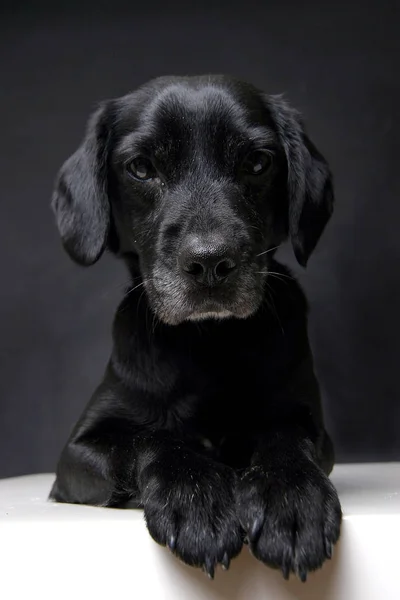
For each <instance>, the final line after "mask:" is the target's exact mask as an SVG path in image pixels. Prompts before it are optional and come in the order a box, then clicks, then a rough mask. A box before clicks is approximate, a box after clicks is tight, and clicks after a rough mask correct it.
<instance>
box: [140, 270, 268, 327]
mask: <svg viewBox="0 0 400 600" xmlns="http://www.w3.org/2000/svg"><path fill="white" fill-rule="evenodd" d="M264 281H265V275H264V274H261V273H255V272H254V270H252V269H248V270H247V269H246V270H244V271H243V272H242V273H241V274H240V275H239V276H238V277H236V279H235V280H234V281H232V282H231V283H230V282H226V284H225V285H222V286H218V287H215V288H207V287H203V288H201V287H200V288H198V287H195V286H192V285H190V284H188V282H187V281H185V280H184V279H183V278H182V277H179V276H177V275H176V274H172V273H165V272H164V273H162V272H160V270H158V271H157V273H156V274H155V276H153V277H152V278H150V279H149V280H148V283H147V284H146V291H147V295H148V297H149V301H150V305H151V307H152V309H153V311H154V312H155V313H156V315H157V316H158V318H159V319H160V320H161V321H163V322H164V323H167V324H170V325H178V324H179V323H182V322H184V321H205V320H215V321H220V320H225V319H230V318H237V319H244V318H247V317H249V316H251V315H252V314H254V313H255V312H256V311H257V310H258V308H259V307H260V304H261V302H262V298H263V291H264Z"/></svg>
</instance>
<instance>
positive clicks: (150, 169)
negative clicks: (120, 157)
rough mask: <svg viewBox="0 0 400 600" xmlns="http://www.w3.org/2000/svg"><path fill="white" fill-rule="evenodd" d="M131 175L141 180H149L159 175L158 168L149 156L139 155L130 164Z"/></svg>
mask: <svg viewBox="0 0 400 600" xmlns="http://www.w3.org/2000/svg"><path fill="white" fill-rule="evenodd" d="M128 171H129V173H130V175H133V177H134V178H135V179H138V180H139V181H149V180H150V179H154V178H155V177H157V173H156V170H155V168H154V166H153V164H152V162H151V161H150V160H149V159H148V158H144V157H142V156H138V157H137V158H135V159H134V160H132V162H130V163H129V165H128Z"/></svg>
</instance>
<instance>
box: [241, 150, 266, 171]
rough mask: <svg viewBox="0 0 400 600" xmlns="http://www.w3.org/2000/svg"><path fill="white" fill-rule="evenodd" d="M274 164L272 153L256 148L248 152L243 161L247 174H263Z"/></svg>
mask: <svg viewBox="0 0 400 600" xmlns="http://www.w3.org/2000/svg"><path fill="white" fill-rule="evenodd" d="M271 165H272V154H271V153H270V152H268V151H267V150H255V151H253V152H250V154H248V155H247V156H246V158H245V160H244V162H243V170H244V172H245V173H246V174H247V175H262V174H263V173H265V172H266V171H268V169H269V168H270V166H271Z"/></svg>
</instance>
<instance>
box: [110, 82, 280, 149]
mask: <svg viewBox="0 0 400 600" xmlns="http://www.w3.org/2000/svg"><path fill="white" fill-rule="evenodd" d="M120 124H122V129H123V131H124V133H129V132H134V131H136V132H138V130H139V131H140V133H141V134H143V135H146V133H148V135H151V136H152V137H158V136H163V135H166V134H167V135H168V134H169V135H172V137H175V138H176V137H179V138H182V137H193V136H196V135H198V134H199V133H201V135H202V136H204V135H207V133H208V135H209V136H213V135H218V134H222V135H224V136H225V137H229V136H240V137H243V136H252V133H253V131H252V130H253V129H254V128H262V129H263V132H264V133H268V132H271V135H273V131H272V120H271V117H270V115H269V113H268V111H267V109H266V106H265V103H263V101H262V98H261V97H260V95H258V94H257V92H256V91H255V90H251V91H249V90H242V89H240V88H238V87H234V86H233V85H230V86H228V85H223V84H221V83H218V85H216V84H215V83H213V82H204V83H200V84H199V83H197V84H196V85H194V84H193V83H191V82H189V83H188V82H173V83H169V84H166V85H164V86H162V87H161V88H158V89H157V90H153V91H152V93H150V92H149V90H147V89H142V90H139V91H138V92H136V93H133V94H131V95H130V96H126V97H125V98H124V99H123V105H122V111H121V118H120Z"/></svg>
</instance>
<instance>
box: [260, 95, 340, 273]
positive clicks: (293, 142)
mask: <svg viewBox="0 0 400 600" xmlns="http://www.w3.org/2000/svg"><path fill="white" fill-rule="evenodd" d="M267 102H268V107H269V110H270V112H271V115H272V117H273V120H274V122H275V125H276V127H277V132H278V134H279V137H280V141H281V143H282V145H283V147H284V150H285V153H286V159H287V164H288V194H289V235H290V239H291V242H292V246H293V250H294V254H295V256H296V259H297V261H298V262H299V263H300V264H301V265H302V266H303V267H305V266H306V265H307V261H308V259H309V257H310V255H311V253H312V252H313V250H314V248H315V246H316V245H317V243H318V240H319V238H320V237H321V234H322V232H323V231H324V229H325V225H326V224H327V223H328V221H329V219H330V217H331V214H332V212H333V203H334V193H333V183H332V175H331V172H330V169H329V166H328V163H327V162H326V160H325V159H324V157H323V156H322V155H321V154H320V152H318V150H317V149H316V147H315V146H314V144H313V143H312V142H311V140H310V139H309V138H308V137H307V135H306V133H305V131H304V127H303V124H302V121H301V118H300V115H299V113H298V112H297V111H296V110H294V109H293V108H292V107H290V106H289V105H288V104H287V103H286V101H285V100H283V98H282V97H281V96H269V97H268V98H267Z"/></svg>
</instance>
